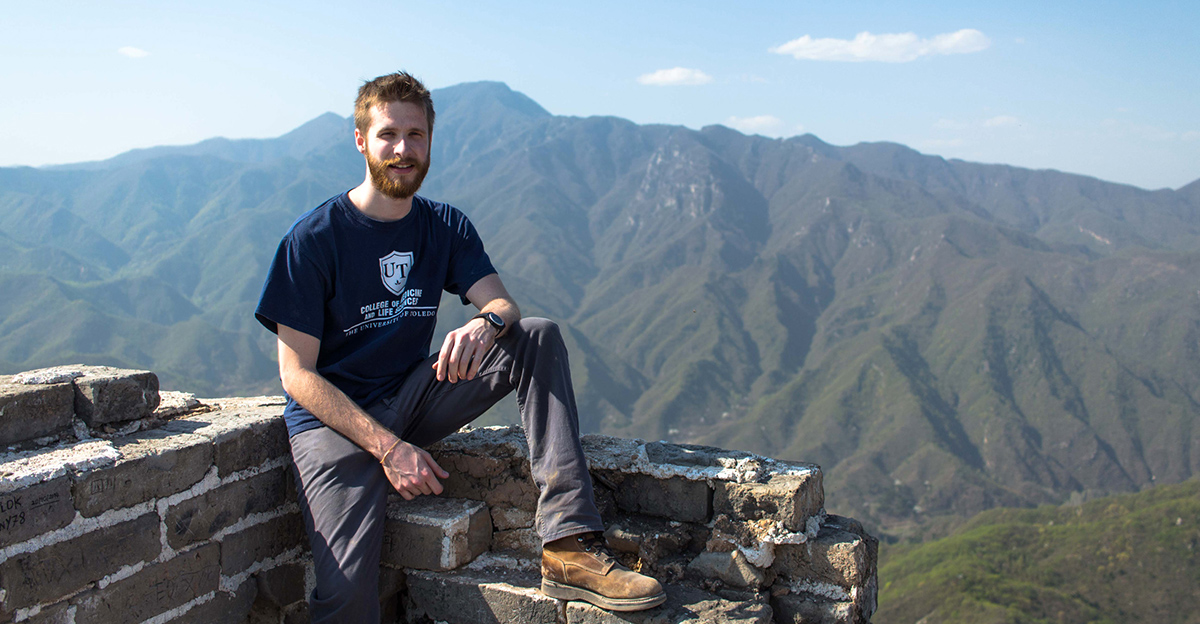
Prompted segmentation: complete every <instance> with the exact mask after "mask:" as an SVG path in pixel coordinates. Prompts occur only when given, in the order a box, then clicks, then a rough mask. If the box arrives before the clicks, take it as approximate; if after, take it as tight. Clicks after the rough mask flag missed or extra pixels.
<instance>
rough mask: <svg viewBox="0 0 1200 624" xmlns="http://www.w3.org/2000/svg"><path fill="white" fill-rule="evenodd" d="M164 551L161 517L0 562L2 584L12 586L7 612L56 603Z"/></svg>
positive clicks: (6, 601) (146, 517) (150, 516)
mask: <svg viewBox="0 0 1200 624" xmlns="http://www.w3.org/2000/svg"><path fill="white" fill-rule="evenodd" d="M161 550H162V545H161V542H160V541H159V523H158V515H157V514H154V513H148V514H145V515H143V516H141V517H139V518H136V519H134V520H130V521H128V522H122V523H120V524H117V525H114V526H111V527H105V528H101V529H97V530H94V531H91V532H89V533H84V534H83V535H80V536H79V537H76V538H74V539H70V540H66V541H64V542H59V543H57V544H50V545H46V546H42V547H41V548H39V549H37V550H35V551H33V552H29V553H24V554H20V555H16V556H14V557H12V558H10V559H9V560H7V561H5V562H4V563H0V587H4V588H5V589H6V590H8V592H7V595H6V596H5V599H4V608H5V610H7V611H10V612H11V611H12V610H14V609H19V608H22V607H29V606H33V605H35V604H38V603H43V602H52V601H54V600H57V599H59V598H62V597H63V596H66V595H67V594H70V593H71V592H74V591H78V590H80V589H82V588H84V587H85V586H87V584H88V583H90V582H92V581H95V580H97V579H101V578H104V576H105V575H107V574H110V573H112V572H114V571H116V570H117V569H119V568H120V567H121V566H125V565H132V564H135V563H138V562H140V561H149V560H151V559H154V558H155V557H157V556H158V554H159V552H160V551H161Z"/></svg>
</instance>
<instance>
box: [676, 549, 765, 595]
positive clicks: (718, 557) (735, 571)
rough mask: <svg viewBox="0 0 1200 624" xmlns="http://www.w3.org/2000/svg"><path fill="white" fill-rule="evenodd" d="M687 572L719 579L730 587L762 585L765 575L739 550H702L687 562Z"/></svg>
mask: <svg viewBox="0 0 1200 624" xmlns="http://www.w3.org/2000/svg"><path fill="white" fill-rule="evenodd" d="M687 569H688V572H690V573H692V574H694V575H696V576H699V577H701V578H715V579H720V580H721V581H722V582H724V583H725V584H726V585H729V586H730V587H741V588H745V587H762V586H764V585H766V584H767V580H768V579H767V575H766V574H764V573H763V571H762V570H760V569H758V568H756V567H754V566H753V565H751V564H750V562H749V561H746V556H745V555H743V554H742V553H741V551H738V550H733V551H729V552H702V553H700V554H699V555H696V558H695V559H692V562H691V563H689V564H688V567H687Z"/></svg>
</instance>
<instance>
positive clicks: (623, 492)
mask: <svg viewBox="0 0 1200 624" xmlns="http://www.w3.org/2000/svg"><path fill="white" fill-rule="evenodd" d="M617 506H618V507H620V508H621V509H623V510H625V511H629V512H633V513H640V514H646V515H648V516H657V517H660V518H670V519H673V520H679V521H681V522H707V521H708V519H709V517H710V516H711V515H712V490H711V489H709V487H708V484H707V483H705V482H703V481H691V480H688V479H684V478H683V477H671V478H668V479H659V478H655V477H651V476H647V475H643V474H633V475H629V476H627V477H625V479H624V481H622V482H621V483H620V484H619V485H618V487H617Z"/></svg>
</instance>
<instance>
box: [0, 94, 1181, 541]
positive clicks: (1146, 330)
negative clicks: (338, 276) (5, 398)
mask: <svg viewBox="0 0 1200 624" xmlns="http://www.w3.org/2000/svg"><path fill="white" fill-rule="evenodd" d="M434 99H435V103H436V106H437V110H438V126H437V127H436V128H435V130H434V133H433V136H434V141H433V150H432V161H433V165H432V169H431V172H430V175H429V177H428V178H427V180H426V182H425V186H424V188H423V189H422V194H423V195H425V196H428V197H431V198H434V199H439V200H444V201H448V202H450V203H452V204H454V205H456V206H458V207H459V208H461V209H462V210H463V211H464V212H465V213H466V214H467V215H468V216H469V217H470V218H471V219H472V221H473V222H474V223H475V225H476V227H477V228H478V230H479V231H480V233H481V235H482V236H483V238H484V240H485V242H486V244H487V249H488V252H489V254H490V255H491V257H492V260H493V262H494V263H495V264H496V266H497V267H498V269H499V271H500V273H501V276H502V277H503V279H504V280H505V283H506V285H507V286H508V288H509V290H510V291H511V292H512V293H513V294H514V295H515V297H516V298H517V300H518V302H519V303H520V304H521V306H522V309H523V311H524V312H525V313H526V314H527V315H532V314H536V315H542V316H547V317H550V318H553V319H555V320H557V321H558V322H559V323H560V324H561V325H562V327H563V328H564V334H565V336H566V338H567V340H568V343H569V345H570V347H571V353H572V363H571V364H572V371H573V374H574V376H575V379H576V386H577V396H578V399H579V404H580V408H581V426H582V428H583V429H584V431H588V432H603V433H609V434H616V435H625V436H634V437H642V438H648V439H670V440H673V441H679V442H696V443H705V444H715V445H720V446H724V447H733V448H740V449H745V450H750V451H755V452H760V453H764V454H768V455H773V456H777V457H783V458H787V459H796V460H804V461H813V462H817V463H819V464H821V465H822V466H823V467H824V468H825V470H826V488H827V490H828V493H829V494H828V500H829V501H830V506H831V510H832V511H834V512H836V513H842V514H845V515H852V516H855V517H857V518H860V519H861V520H863V521H864V522H866V523H867V524H868V525H869V526H870V527H871V528H872V529H873V530H875V531H878V532H881V533H883V534H884V535H885V536H890V537H903V536H920V535H940V534H944V533H945V532H946V531H948V530H949V529H950V527H952V526H954V525H956V524H958V523H960V522H961V521H962V520H963V519H965V518H968V517H970V516H971V515H974V514H975V513H977V512H979V511H981V510H984V509H989V508H992V507H996V506H1028V505H1035V504H1042V503H1062V502H1064V501H1068V500H1072V499H1074V500H1077V501H1078V500H1084V499H1088V498H1091V497H1094V496H1097V495H1104V494H1111V493H1116V492H1130V491H1136V490H1140V489H1144V488H1146V487H1148V486H1151V485H1153V484H1156V483H1174V482H1180V481H1183V480H1185V479H1187V478H1189V477H1190V476H1192V475H1195V474H1196V473H1197V472H1198V471H1200V427H1197V423H1198V422H1200V421H1198V420H1197V418H1198V416H1200V180H1198V181H1197V182H1193V183H1192V184H1189V185H1187V186H1185V187H1183V188H1180V189H1177V190H1160V191H1145V190H1141V189H1138V188H1135V187H1131V186H1125V185H1120V184H1113V183H1108V182H1104V181H1101V180H1097V179H1094V178H1088V177H1084V176H1078V175H1072V174H1066V173H1061V172H1057V171H1032V170H1027V169H1021V168H1017V167H1011V166H1005V165H985V164H978V163H969V162H963V161H957V160H949V161H947V160H944V159H942V158H939V157H936V156H928V155H923V154H920V153H918V152H916V151H914V150H911V149H909V148H907V147H904V146H902V145H897V144H891V143H864V144H859V145H854V146H849V147H838V146H833V145H829V144H826V143H824V142H822V141H821V140H819V139H818V138H817V137H815V136H812V135H803V136H798V137H793V138H789V139H768V138H764V137H761V136H746V135H743V134H740V133H738V132H736V131H733V130H730V129H728V128H725V127H722V126H711V127H706V128H703V129H701V130H698V131H697V130H691V129H687V128H683V127H677V126H665V125H637V124H634V123H632V122H629V121H626V120H623V119H619V118H614V117H589V118H576V117H563V116H555V115H552V114H550V113H548V112H547V111H546V110H544V109H543V108H542V107H541V106H539V105H538V104H537V103H536V102H534V101H533V100H531V99H529V98H528V97H526V96H524V95H522V94H520V93H518V92H514V91H512V90H511V89H509V88H508V87H506V86H505V85H503V84H500V83H492V82H481V83H470V84H463V85H458V86H454V87H449V88H446V89H441V90H437V91H435V92H434ZM352 132H353V125H352V121H351V120H349V119H346V118H343V117H340V116H338V115H335V114H332V113H327V114H325V115H322V116H320V117H318V118H316V119H314V120H312V121H310V122H308V123H307V124H305V125H303V126H301V127H299V128H297V129H296V130H294V131H292V132H290V133H288V134H286V135H284V136H282V137H278V138H275V139H261V140H259V139H246V140H228V139H211V140H208V141H203V142H201V143H198V144H195V145H189V146H180V147H156V148H151V149H144V150H134V151H131V152H127V153H125V154H122V155H120V156H117V157H115V158H112V159H109V160H106V161H101V162H94V163H81V164H75V165H63V166H57V167H48V168H41V169H33V168H19V167H18V168H2V169H0V293H3V295H2V296H0V372H5V373H11V372H16V371H20V370H27V369H31V368H36V367H41V366H48V365H53V364H63V363H70V362H86V363H93V364H110V365H118V366H128V367H135V368H148V369H151V370H154V371H155V372H157V373H158V374H159V376H160V377H161V378H162V381H163V384H164V387H168V388H175V389H182V390H187V391H192V392H197V393H199V394H205V395H224V394H248V393H265V392H271V393H276V392H278V391H279V385H278V380H277V377H276V369H275V363H274V355H273V354H274V341H273V336H272V335H271V334H269V333H268V332H266V331H265V330H263V329H262V328H261V327H260V326H259V325H258V324H257V322H256V321H255V320H254V318H253V315H252V310H253V308H254V304H255V302H256V301H257V298H258V294H259V289H260V288H261V285H262V280H263V277H264V275H265V272H266V267H267V265H268V263H269V262H270V258H271V256H272V254H273V252H274V250H275V247H276V245H277V243H278V241H279V238H280V237H281V236H282V234H283V233H284V232H285V231H286V230H287V228H288V226H289V225H290V224H291V223H292V222H293V221H294V220H295V219H296V217H297V216H299V215H300V214H302V213H303V212H305V211H307V210H308V209H310V208H312V207H313V206H315V205H317V204H318V203H320V202H321V201H323V200H324V199H326V198H327V197H329V196H332V195H334V194H336V193H338V192H341V191H343V190H345V189H347V188H350V187H352V186H354V185H356V184H358V183H359V182H360V181H361V180H362V176H363V164H362V158H361V156H360V155H359V154H358V153H357V151H356V150H355V149H354V145H353V141H352ZM442 310H443V311H442V315H441V318H440V328H441V331H445V329H446V327H449V326H454V325H457V324H460V323H462V322H463V321H464V320H465V319H466V318H468V316H469V314H468V310H467V309H465V308H464V307H463V306H461V305H459V304H458V303H457V301H456V299H453V298H446V299H444V301H443V308H442ZM509 407H511V405H509ZM487 418H488V419H489V421H503V420H515V414H514V413H513V411H512V410H511V409H509V410H507V411H504V412H497V413H494V414H489V415H488V417H487Z"/></svg>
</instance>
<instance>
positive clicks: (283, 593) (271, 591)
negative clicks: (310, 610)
mask: <svg viewBox="0 0 1200 624" xmlns="http://www.w3.org/2000/svg"><path fill="white" fill-rule="evenodd" d="M255 576H256V577H257V582H258V600H263V601H266V602H268V603H270V604H272V605H275V606H276V607H284V606H287V605H289V604H292V603H293V602H297V601H300V600H304V599H305V598H307V597H306V596H305V595H304V565H303V564H301V563H298V562H291V563H284V564H281V565H277V566H275V567H273V568H271V569H269V570H262V571H260V572H259V573H258V574H257V575H255Z"/></svg>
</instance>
